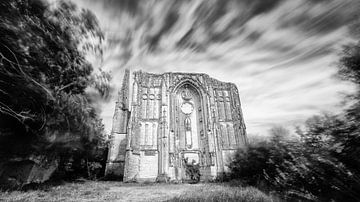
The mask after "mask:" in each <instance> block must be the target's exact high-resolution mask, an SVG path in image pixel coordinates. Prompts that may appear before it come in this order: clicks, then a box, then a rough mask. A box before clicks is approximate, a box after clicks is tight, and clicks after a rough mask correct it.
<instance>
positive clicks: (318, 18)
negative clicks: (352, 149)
mask: <svg viewBox="0 0 360 202" xmlns="http://www.w3.org/2000/svg"><path fill="white" fill-rule="evenodd" d="M74 2H75V1H74ZM75 3H76V4H78V5H79V6H80V7H82V8H86V9H90V10H91V11H92V12H93V13H94V14H95V15H96V16H97V18H98V20H99V24H100V26H101V28H102V29H103V31H104V33H105V38H106V39H105V43H104V56H103V60H100V59H99V58H95V60H94V58H92V62H93V64H94V66H95V67H96V68H98V67H101V68H102V69H103V70H105V71H109V72H111V75H112V76H113V79H112V81H111V82H112V85H113V86H114V89H116V90H115V91H114V92H113V93H112V97H111V99H110V100H108V101H106V102H105V101H104V102H103V103H102V104H101V117H102V118H103V122H104V124H105V129H106V131H107V132H110V131H111V127H112V117H113V114H114V108H115V100H116V95H117V92H116V91H117V90H119V89H120V86H121V81H122V76H123V74H124V69H125V68H129V69H130V70H131V71H135V70H143V71H149V72H154V73H164V72H171V71H177V72H198V73H206V74H208V75H209V76H211V77H214V78H216V79H218V80H221V81H226V82H233V83H235V84H236V86H237V87H238V89H239V94H240V99H241V103H242V110H243V115H244V120H245V124H246V127H247V133H248V134H249V135H266V134H267V131H268V130H269V129H270V128H271V127H273V126H275V125H276V126H279V125H281V126H284V127H287V128H289V129H290V130H291V129H292V128H294V126H297V125H301V124H303V122H304V121H305V120H306V119H307V118H309V117H311V116H312V115H316V114H319V113H322V112H332V113H339V112H341V110H342V108H343V107H344V106H343V105H344V104H343V103H342V102H341V101H342V100H343V96H344V94H346V93H350V92H351V91H352V90H353V86H351V85H350V84H349V83H346V82H345V81H341V80H339V79H338V78H337V77H336V72H337V62H338V60H339V56H340V53H341V49H342V46H343V45H344V44H348V43H350V42H354V39H353V38H352V37H351V35H350V33H349V29H348V28H349V24H351V23H352V22H353V19H355V18H356V17H357V12H358V11H359V10H360V9H359V8H360V1H358V0H183V1H176V0H162V1H154V0H80V1H79V0H76V2H75Z"/></svg>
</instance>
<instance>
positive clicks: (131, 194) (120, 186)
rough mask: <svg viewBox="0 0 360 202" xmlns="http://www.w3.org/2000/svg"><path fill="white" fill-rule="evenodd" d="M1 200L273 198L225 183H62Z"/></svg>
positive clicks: (258, 200) (254, 201)
mask: <svg viewBox="0 0 360 202" xmlns="http://www.w3.org/2000/svg"><path fill="white" fill-rule="evenodd" d="M0 201H247V202H263V201H264V202H267V201H274V200H272V199H271V198H270V197H269V196H267V195H265V194H264V193H262V192H261V191H259V190H257V189H256V188H252V187H247V188H236V187H229V186H227V185H224V184H133V183H122V182H94V181H85V182H83V183H64V184H62V185H59V186H52V187H47V188H42V189H37V190H28V191H9V192H0Z"/></svg>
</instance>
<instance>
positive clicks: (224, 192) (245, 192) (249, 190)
mask: <svg viewBox="0 0 360 202" xmlns="http://www.w3.org/2000/svg"><path fill="white" fill-rule="evenodd" d="M168 201H169V202H193V201H197V202H202V201H204V202H205V201H206V202H208V201H210V202H215V201H237V202H270V201H271V202H273V201H276V200H274V199H273V198H272V197H270V196H268V195H266V194H265V193H263V192H261V191H259V190H258V189H256V188H254V187H245V188H241V187H229V186H213V185H206V186H204V187H203V188H201V189H194V190H193V191H191V192H188V193H183V194H181V195H179V196H177V197H174V198H172V199H170V200H168Z"/></svg>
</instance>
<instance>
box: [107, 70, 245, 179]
mask: <svg viewBox="0 0 360 202" xmlns="http://www.w3.org/2000/svg"><path fill="white" fill-rule="evenodd" d="M132 81H133V85H132V90H131V91H130V86H129V85H130V72H129V70H125V75H124V79H123V83H122V87H121V90H120V91H119V95H118V100H117V102H116V107H115V113H114V117H113V127H112V133H111V145H110V148H109V155H108V161H107V165H106V171H105V172H106V175H115V176H122V177H123V180H124V181H156V180H158V181H161V180H163V179H169V180H176V181H181V180H184V179H187V178H188V177H187V176H186V171H185V166H186V165H185V164H186V163H190V164H197V165H199V167H200V173H201V179H202V180H207V179H214V178H215V177H216V176H218V175H219V174H221V173H223V172H226V171H227V170H228V167H227V165H228V163H229V161H230V160H231V155H232V154H233V153H234V152H235V151H236V149H238V148H240V147H243V146H245V145H246V144H247V138H246V130H245V123H244V120H243V116H242V111H241V103H240V98H239V93H238V89H237V87H236V85H235V84H233V83H227V82H221V81H218V80H216V79H214V78H211V77H209V76H208V75H207V74H201V73H180V72H168V73H163V74H153V73H147V72H142V71H136V72H134V73H133V79H132ZM130 94H131V95H130Z"/></svg>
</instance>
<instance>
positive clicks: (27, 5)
mask: <svg viewBox="0 0 360 202" xmlns="http://www.w3.org/2000/svg"><path fill="white" fill-rule="evenodd" d="M0 33H1V37H0V124H1V125H0V144H1V146H0V157H3V158H4V157H6V158H9V157H11V156H15V157H16V156H28V155H36V154H45V153H46V154H52V155H53V154H54V153H61V152H69V151H74V150H86V148H87V147H89V145H91V144H93V143H94V142H96V141H99V140H100V139H101V138H102V137H103V135H104V130H103V125H102V122H101V119H100V118H99V117H98V115H97V111H96V109H95V108H94V105H93V103H94V102H95V100H93V99H91V97H90V96H89V95H88V94H87V90H88V89H89V88H96V89H97V90H98V91H99V93H100V94H101V95H102V96H107V94H108V89H109V86H108V85H109V84H108V82H107V81H108V80H109V79H110V76H109V74H108V73H106V72H103V71H100V74H97V75H95V74H94V68H93V67H92V65H91V64H90V63H89V62H88V61H87V60H86V59H85V56H86V54H87V53H88V52H95V53H96V54H97V55H98V56H99V57H101V54H102V50H101V45H102V41H103V39H104V36H103V33H102V31H101V29H100V26H99V24H98V21H97V19H96V17H95V16H94V15H93V14H92V13H91V12H90V11H89V10H84V9H81V10H80V9H78V8H77V6H75V5H74V4H73V3H71V2H69V1H58V2H54V3H51V4H50V3H48V2H45V1H42V0H9V1H1V2H0Z"/></svg>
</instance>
